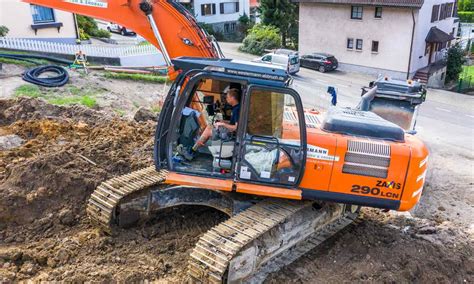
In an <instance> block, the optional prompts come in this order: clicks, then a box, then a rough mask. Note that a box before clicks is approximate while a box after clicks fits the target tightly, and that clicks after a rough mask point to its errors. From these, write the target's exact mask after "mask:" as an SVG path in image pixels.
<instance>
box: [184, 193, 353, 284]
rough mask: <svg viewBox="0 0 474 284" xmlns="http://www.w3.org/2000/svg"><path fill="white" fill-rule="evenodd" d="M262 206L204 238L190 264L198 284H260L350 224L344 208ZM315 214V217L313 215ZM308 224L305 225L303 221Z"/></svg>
mask: <svg viewBox="0 0 474 284" xmlns="http://www.w3.org/2000/svg"><path fill="white" fill-rule="evenodd" d="M312 207H313V203H311V202H302V201H287V200H270V199H268V200H264V201H262V202H260V203H258V204H257V205H255V206H253V207H250V208H249V209H247V210H245V211H243V212H242V213H240V214H238V215H236V216H234V217H232V218H231V219H229V220H227V221H225V222H223V223H221V224H219V225H217V226H216V227H214V228H212V229H211V230H209V231H208V232H207V233H205V234H204V235H203V236H202V237H201V238H200V239H199V241H198V243H197V244H196V247H195V248H194V250H193V252H192V253H191V258H190V260H189V266H188V274H189V275H190V277H191V278H192V279H194V280H197V281H199V282H201V283H223V282H228V283H241V282H245V283H261V282H263V280H265V278H266V276H267V275H268V274H269V273H271V272H274V271H278V270H279V269H280V268H282V267H283V266H285V265H288V264H290V263H291V262H293V261H294V260H296V259H297V258H299V257H300V256H302V255H303V254H305V253H306V252H308V251H310V250H311V249H313V248H315V247H316V246H318V245H319V244H320V243H322V242H323V241H325V240H326V239H328V238H329V237H331V236H332V235H333V234H335V233H336V232H338V231H340V230H342V229H343V228H344V227H345V226H347V225H349V224H350V223H352V222H353V220H354V219H355V218H356V217H357V213H349V212H346V211H345V206H344V205H336V204H325V205H323V207H322V208H321V209H320V210H319V211H318V210H316V209H314V208H312ZM316 211H318V212H316ZM306 218H309V220H305V219H306Z"/></svg>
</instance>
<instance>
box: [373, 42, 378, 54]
mask: <svg viewBox="0 0 474 284" xmlns="http://www.w3.org/2000/svg"><path fill="white" fill-rule="evenodd" d="M372 52H379V42H378V41H375V40H373V41H372Z"/></svg>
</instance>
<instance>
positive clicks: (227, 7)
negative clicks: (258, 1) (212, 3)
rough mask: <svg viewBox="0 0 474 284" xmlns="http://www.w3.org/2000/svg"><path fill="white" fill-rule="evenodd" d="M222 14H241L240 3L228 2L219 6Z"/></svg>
mask: <svg viewBox="0 0 474 284" xmlns="http://www.w3.org/2000/svg"><path fill="white" fill-rule="evenodd" d="M219 8H220V11H221V14H233V13H238V12H239V2H226V3H220V5H219Z"/></svg>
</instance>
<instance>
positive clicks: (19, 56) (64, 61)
mask: <svg viewBox="0 0 474 284" xmlns="http://www.w3.org/2000/svg"><path fill="white" fill-rule="evenodd" d="M0 57H3V58H10V59H16V60H23V61H27V62H31V63H37V62H36V61H32V60H30V59H44V60H48V61H51V62H56V63H61V64H65V65H71V64H72V63H73V62H72V61H70V60H67V59H62V58H56V57H51V56H46V55H35V54H10V53H0Z"/></svg>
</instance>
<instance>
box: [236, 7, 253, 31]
mask: <svg viewBox="0 0 474 284" xmlns="http://www.w3.org/2000/svg"><path fill="white" fill-rule="evenodd" d="M238 21H239V30H240V32H241V33H242V34H243V35H244V36H246V35H247V34H248V32H249V30H250V28H251V27H252V22H251V21H250V18H249V16H247V14H246V13H244V14H243V15H242V16H240V17H239V20H238Z"/></svg>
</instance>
